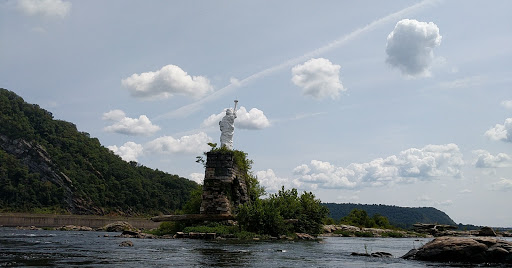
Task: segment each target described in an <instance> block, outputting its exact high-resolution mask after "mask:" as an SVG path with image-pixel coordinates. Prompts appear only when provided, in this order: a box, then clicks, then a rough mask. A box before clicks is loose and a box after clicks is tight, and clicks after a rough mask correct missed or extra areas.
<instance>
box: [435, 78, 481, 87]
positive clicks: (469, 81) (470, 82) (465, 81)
mask: <svg viewBox="0 0 512 268" xmlns="http://www.w3.org/2000/svg"><path fill="white" fill-rule="evenodd" d="M485 82H486V78H485V77H483V76H479V75H477V76H471V77H464V78H461V79H456V80H453V81H449V82H442V83H440V84H439V87H441V88H449V89H455V88H468V87H477V86H480V85H482V84H484V83H485Z"/></svg>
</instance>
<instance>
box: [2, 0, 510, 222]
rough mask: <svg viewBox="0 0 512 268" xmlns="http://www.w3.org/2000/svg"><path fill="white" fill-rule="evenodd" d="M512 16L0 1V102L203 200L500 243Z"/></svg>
mask: <svg viewBox="0 0 512 268" xmlns="http://www.w3.org/2000/svg"><path fill="white" fill-rule="evenodd" d="M510 10H512V1H508V0H502V1H500V0H493V1H471V0H459V1H457V0H453V1H428V0H427V1H411V0H406V1H404V0H395V1H378V0H371V1H370V0H361V1H329V0H326V1H302V0H299V1H295V0H294V1H292V0H284V1H223V0H218V1H198V0H190V1H161V0H155V1H131V0H110V1H99V0H88V1H66V0H39V1H37V0H18V1H14V0H2V1H0V87H3V88H6V89H9V90H11V91H14V92H15V93H16V94H18V95H20V96H21V97H23V98H24V99H25V101H27V102H29V103H37V104H39V105H40V106H41V107H43V108H44V109H46V110H48V111H50V112H52V113H53V115H54V117H55V118H56V119H60V120H65V121H69V122H73V123H75V124H76V125H77V128H78V130H79V131H83V132H87V133H89V134H90V135H91V136H92V137H97V138H98V139H99V140H100V142H101V144H102V145H103V146H105V147H108V148H109V149H111V150H112V151H113V152H115V153H116V154H118V155H119V156H121V157H122V158H123V159H124V160H126V161H137V162H138V163H140V164H142V165H145V166H147V167H150V168H154V169H159V170H163V171H165V172H168V173H171V174H178V175H180V176H182V177H186V178H189V179H191V180H195V181H197V182H199V183H200V182H201V180H202V178H203V177H204V169H203V166H202V165H201V164H198V163H196V162H195V160H196V156H200V155H202V153H203V152H204V151H207V150H209V148H210V147H209V146H208V145H207V143H208V142H214V143H219V144H220V142H219V137H220V130H219V126H218V122H219V121H220V120H221V118H222V116H223V114H224V113H225V109H227V108H233V106H234V100H235V99H236V100H238V101H239V102H238V107H237V119H236V121H235V133H234V148H235V149H238V150H242V151H245V152H246V153H248V157H249V158H250V159H252V160H253V161H254V164H253V169H252V170H253V173H254V174H255V175H256V176H257V177H258V180H259V181H260V184H261V185H263V186H265V187H266V190H267V192H268V193H275V192H276V191H278V190H279V189H280V188H281V187H282V186H285V188H287V189H289V188H292V187H293V188H297V189H298V190H300V191H311V192H313V193H314V194H315V196H316V197H317V198H319V199H321V200H322V202H334V203H346V202H351V203H361V204H386V205H396V206H406V207H435V208H437V209H440V210H442V211H444V212H446V213H447V214H448V215H449V216H450V217H451V218H452V219H453V220H454V221H455V222H457V223H464V224H476V225H488V226H495V227H498V226H502V227H512V214H511V213H510V212H509V211H510V209H509V207H510V204H511V203H512V65H511V64H510V63H511V62H512V28H511V27H510V26H511V25H512V17H511V16H510Z"/></svg>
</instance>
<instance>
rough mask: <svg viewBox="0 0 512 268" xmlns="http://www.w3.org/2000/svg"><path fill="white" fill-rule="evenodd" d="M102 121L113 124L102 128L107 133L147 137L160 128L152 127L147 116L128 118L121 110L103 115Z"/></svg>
mask: <svg viewBox="0 0 512 268" xmlns="http://www.w3.org/2000/svg"><path fill="white" fill-rule="evenodd" d="M103 120H107V121H112V122H113V124H112V125H110V126H108V127H105V128H104V130H105V131H107V132H115V133H120V134H125V135H148V136H149V135H152V134H154V133H155V132H157V131H158V130H160V127H159V126H157V125H153V124H152V123H151V121H150V120H149V118H148V117H147V116H145V115H141V116H139V118H130V117H126V114H125V113H124V112H123V111H121V110H112V111H110V112H108V113H104V114H103Z"/></svg>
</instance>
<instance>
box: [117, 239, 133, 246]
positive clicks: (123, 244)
mask: <svg viewBox="0 0 512 268" xmlns="http://www.w3.org/2000/svg"><path fill="white" fill-rule="evenodd" d="M119 246H120V247H133V242H132V241H130V240H126V241H123V242H121V244H119Z"/></svg>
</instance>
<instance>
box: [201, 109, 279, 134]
mask: <svg viewBox="0 0 512 268" xmlns="http://www.w3.org/2000/svg"><path fill="white" fill-rule="evenodd" d="M224 115H226V109H224V111H222V112H220V113H218V114H212V115H210V116H209V117H208V118H206V119H205V120H204V121H203V123H202V124H201V126H202V127H218V126H219V121H220V120H222V117H224ZM236 116H237V118H236V120H235V127H236V128H240V129H251V130H252V129H264V128H267V127H269V126H270V121H269V120H268V118H267V117H266V116H265V114H264V113H263V111H261V110H259V109H257V108H252V109H251V110H250V111H247V110H246V109H245V107H244V106H241V107H240V109H238V110H237V111H236Z"/></svg>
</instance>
